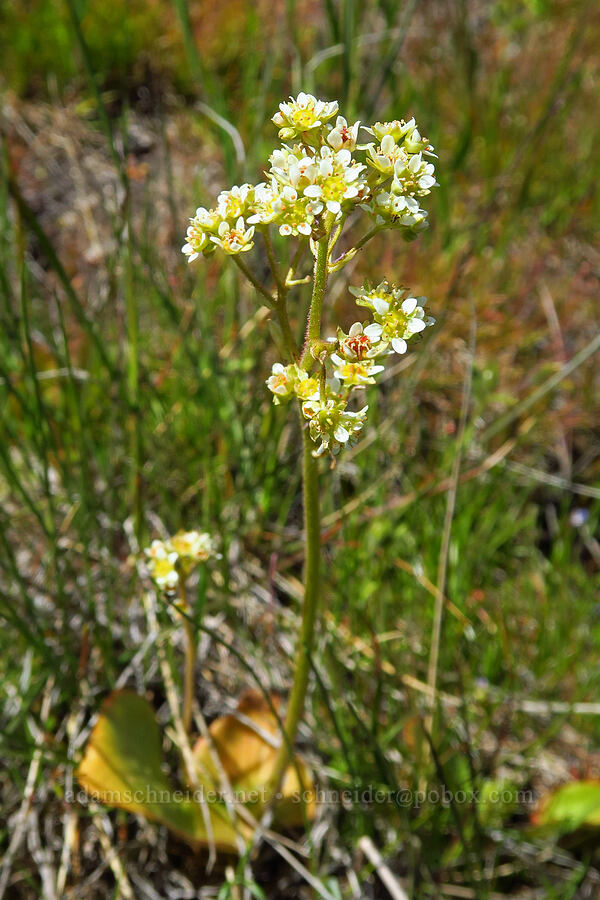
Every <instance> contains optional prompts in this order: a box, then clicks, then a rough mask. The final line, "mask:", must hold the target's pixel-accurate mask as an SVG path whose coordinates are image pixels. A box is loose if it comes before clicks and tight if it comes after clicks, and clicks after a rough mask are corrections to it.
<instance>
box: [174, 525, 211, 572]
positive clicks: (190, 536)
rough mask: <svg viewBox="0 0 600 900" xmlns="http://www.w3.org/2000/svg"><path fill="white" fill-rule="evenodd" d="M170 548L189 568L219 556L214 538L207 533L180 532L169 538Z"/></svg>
mask: <svg viewBox="0 0 600 900" xmlns="http://www.w3.org/2000/svg"><path fill="white" fill-rule="evenodd" d="M168 546H169V547H170V548H171V549H172V551H173V553H175V555H176V556H177V558H178V561H180V562H182V563H184V566H185V567H187V568H189V567H190V566H192V567H193V566H194V565H195V564H196V563H198V562H206V560H207V559H210V558H211V557H218V555H219V554H218V553H217V552H216V544H215V541H214V538H212V537H211V536H210V534H208V533H207V532H206V531H180V532H179V533H178V534H175V535H173V537H172V538H169V541H168Z"/></svg>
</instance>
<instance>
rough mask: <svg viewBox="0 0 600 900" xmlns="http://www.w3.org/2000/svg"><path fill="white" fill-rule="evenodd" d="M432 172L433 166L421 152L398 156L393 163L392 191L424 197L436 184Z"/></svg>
mask: <svg viewBox="0 0 600 900" xmlns="http://www.w3.org/2000/svg"><path fill="white" fill-rule="evenodd" d="M434 172H435V166H434V165H433V163H428V162H426V161H425V160H424V159H423V154H422V153H415V154H414V155H413V156H411V157H409V158H407V157H406V155H403V156H400V157H399V158H398V159H397V160H396V162H395V163H394V181H393V183H392V192H393V193H397V194H404V195H406V194H410V195H412V196H413V197H424V196H426V195H427V194H429V193H430V192H431V188H432V187H435V186H436V185H437V181H436V180H435V177H434Z"/></svg>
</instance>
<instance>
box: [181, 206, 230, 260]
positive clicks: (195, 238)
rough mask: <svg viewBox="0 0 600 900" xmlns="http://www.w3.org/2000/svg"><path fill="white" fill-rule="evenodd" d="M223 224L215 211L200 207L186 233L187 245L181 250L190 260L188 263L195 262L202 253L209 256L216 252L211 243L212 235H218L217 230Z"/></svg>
mask: <svg viewBox="0 0 600 900" xmlns="http://www.w3.org/2000/svg"><path fill="white" fill-rule="evenodd" d="M220 223H221V216H220V215H219V213H218V212H217V211H216V210H214V209H211V210H209V209H205V208H204V207H203V206H199V207H198V209H197V210H196V215H195V216H194V217H193V218H192V219H190V224H189V226H188V229H187V233H186V243H185V244H184V245H183V247H182V248H181V251H182V253H185V255H186V256H187V258H188V262H193V261H194V260H195V259H197V258H198V257H199V256H200V254H201V253H202V254H203V255H204V256H208V255H209V254H210V253H212V252H214V250H215V246H214V244H213V243H212V241H211V239H210V238H211V235H212V234H216V233H217V229H218V227H219V225H220Z"/></svg>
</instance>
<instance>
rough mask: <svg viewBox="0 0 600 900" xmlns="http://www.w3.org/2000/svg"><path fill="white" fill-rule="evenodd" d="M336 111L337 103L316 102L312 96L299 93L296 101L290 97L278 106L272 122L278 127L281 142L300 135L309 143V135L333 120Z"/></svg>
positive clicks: (334, 101) (335, 101)
mask: <svg viewBox="0 0 600 900" xmlns="http://www.w3.org/2000/svg"><path fill="white" fill-rule="evenodd" d="M337 111H338V102H337V100H333V101H330V102H326V101H324V100H317V98H316V97H313V95H312V94H305V93H304V91H301V92H300V93H299V94H298V96H297V97H296V99H295V100H294V98H293V97H290V100H289V102H287V103H280V104H279V112H276V113H275V115H274V116H273V119H272V121H273V122H274V124H275V125H277V126H278V127H279V137H280V138H281V140H289V139H290V138H294V137H298V136H299V135H302V136H303V137H304V138H305V139H306V140H309V141H310V133H311V132H313V131H314V130H315V129H318V128H321V126H322V125H323V124H324V123H325V122H327V121H328V120H329V119H331V118H333V116H335V115H336V113H337Z"/></svg>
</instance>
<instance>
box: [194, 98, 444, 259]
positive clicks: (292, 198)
mask: <svg viewBox="0 0 600 900" xmlns="http://www.w3.org/2000/svg"><path fill="white" fill-rule="evenodd" d="M334 118H335V122H334V121H333V119H334ZM272 121H273V122H274V123H275V125H277V127H278V128H279V137H280V139H281V140H282V141H285V142H288V141H289V142H292V143H283V144H282V146H281V147H279V148H277V149H276V150H274V151H273V153H272V154H271V156H270V158H269V163H270V167H269V169H268V170H267V171H266V172H265V177H266V180H265V181H262V182H261V183H260V184H257V185H252V184H242V185H234V187H232V188H231V189H230V190H228V191H222V192H221V193H220V194H219V196H218V198H217V203H216V206H215V207H214V208H213V209H205V208H204V207H199V208H198V209H197V210H196V215H195V216H194V217H193V218H192V219H190V225H189V227H188V230H187V236H186V237H187V239H186V243H185V244H184V246H183V248H182V249H183V253H184V254H185V255H186V256H187V258H188V261H189V262H192V261H193V260H195V259H197V258H198V257H199V256H201V255H203V256H208V255H210V254H211V253H214V251H215V250H216V249H217V248H220V249H221V250H223V251H224V252H225V253H226V254H228V255H236V254H238V253H245V252H246V251H248V250H250V249H251V248H252V247H253V245H254V236H255V230H256V229H257V228H258V229H263V230H264V229H266V228H267V227H268V226H269V225H270V224H273V225H275V226H276V227H277V228H278V229H279V233H280V234H282V235H284V236H287V237H290V236H298V235H305V236H307V237H308V236H312V237H316V236H317V235H318V234H319V233H320V231H321V229H322V227H323V221H324V219H325V218H327V217H329V219H330V220H331V219H332V218H333V219H334V220H336V221H337V220H339V219H341V218H342V217H343V216H346V215H348V214H349V213H350V212H352V210H353V209H356V208H357V207H361V208H363V209H364V210H365V211H367V212H368V213H369V214H370V215H371V216H373V217H374V219H375V222H376V224H377V225H378V226H379V227H381V228H396V229H400V230H401V232H402V234H403V236H404V237H405V238H406V239H407V240H411V239H412V238H414V237H415V236H416V235H417V234H418V232H419V231H421V230H422V229H423V228H426V227H427V212H426V210H424V209H422V208H421V206H420V203H419V199H420V198H422V197H425V196H426V195H427V194H429V192H430V190H431V188H432V187H434V186H435V184H436V181H435V177H434V166H433V163H431V162H428V161H427V160H426V159H425V156H432V155H433V148H432V147H431V146H430V145H429V143H428V141H427V139H426V138H423V137H421V135H420V133H419V131H418V129H417V126H416V124H415V120H414V119H410V120H409V121H408V122H405V121H404V120H401V121H393V122H376V123H375V124H374V125H373V126H372V127H366V126H361V124H360V122H354V123H348V122H347V121H346V119H345V118H344V117H343V116H340V115H338V103H337V101H331V102H326V101H323V100H317V99H316V98H315V97H313V96H312V95H311V94H306V93H304V92H301V93H300V94H298V97H297V98H296V99H294V98H290V100H289V101H286V102H284V103H280V104H279V110H278V112H276V113H275V115H274V116H273V120H272ZM361 127H362V128H363V129H364V130H365V131H366V132H367V134H370V135H372V136H373V137H374V138H375V140H374V141H370V142H367V143H363V144H361V143H359V132H360V129H361Z"/></svg>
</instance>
